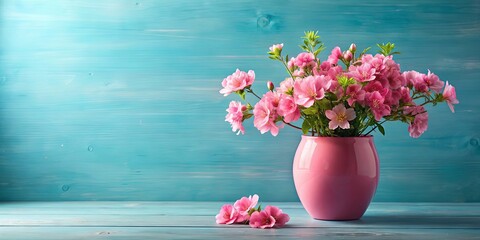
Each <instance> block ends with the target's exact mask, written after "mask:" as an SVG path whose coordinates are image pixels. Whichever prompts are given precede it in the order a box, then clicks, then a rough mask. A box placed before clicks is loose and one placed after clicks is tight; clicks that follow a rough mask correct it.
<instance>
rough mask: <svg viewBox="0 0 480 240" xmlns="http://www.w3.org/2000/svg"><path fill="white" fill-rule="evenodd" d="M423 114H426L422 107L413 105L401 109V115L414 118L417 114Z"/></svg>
mask: <svg viewBox="0 0 480 240" xmlns="http://www.w3.org/2000/svg"><path fill="white" fill-rule="evenodd" d="M424 112H426V110H425V108H424V107H423V106H417V105H413V106H405V107H404V108H403V113H404V114H406V115H411V116H415V115H417V114H421V113H424Z"/></svg>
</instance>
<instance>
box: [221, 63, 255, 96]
mask: <svg viewBox="0 0 480 240" xmlns="http://www.w3.org/2000/svg"><path fill="white" fill-rule="evenodd" d="M254 81H255V72H254V71H253V70H249V71H248V73H246V72H243V71H240V70H239V69H237V71H235V72H234V73H232V75H230V76H228V77H226V78H225V79H223V81H222V86H223V89H221V90H220V93H221V94H223V96H227V95H229V94H230V93H233V92H236V91H240V90H243V89H245V88H246V87H249V86H251V85H252V84H253V82H254Z"/></svg>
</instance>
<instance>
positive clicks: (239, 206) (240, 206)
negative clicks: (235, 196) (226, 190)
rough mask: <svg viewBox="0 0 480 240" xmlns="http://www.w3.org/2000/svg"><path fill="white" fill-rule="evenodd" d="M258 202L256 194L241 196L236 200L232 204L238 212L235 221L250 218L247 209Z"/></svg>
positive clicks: (239, 221)
mask: <svg viewBox="0 0 480 240" xmlns="http://www.w3.org/2000/svg"><path fill="white" fill-rule="evenodd" d="M257 203H258V195H257V194H254V195H253V196H251V195H250V196H248V198H247V197H242V198H241V199H239V200H237V201H236V202H235V203H234V204H233V206H234V207H235V209H236V210H237V212H238V214H239V215H238V218H237V220H236V222H237V223H241V222H244V221H247V220H249V219H250V214H249V211H250V210H251V209H253V208H254V207H255V206H256V205H257Z"/></svg>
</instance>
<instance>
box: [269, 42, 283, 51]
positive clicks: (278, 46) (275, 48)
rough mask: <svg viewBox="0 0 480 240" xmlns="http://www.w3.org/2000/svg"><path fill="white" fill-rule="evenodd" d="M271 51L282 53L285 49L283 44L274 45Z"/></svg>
mask: <svg viewBox="0 0 480 240" xmlns="http://www.w3.org/2000/svg"><path fill="white" fill-rule="evenodd" d="M269 49H270V52H275V51H282V49H283V43H280V44H273V45H272V46H271V47H270V48H269Z"/></svg>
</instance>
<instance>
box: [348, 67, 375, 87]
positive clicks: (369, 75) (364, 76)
mask: <svg viewBox="0 0 480 240" xmlns="http://www.w3.org/2000/svg"><path fill="white" fill-rule="evenodd" d="M348 75H349V76H350V77H352V78H354V79H355V80H357V81H359V82H370V81H372V80H374V79H375V68H373V67H372V65H370V64H368V63H365V64H362V65H360V66H358V67H356V66H351V67H350V68H349V73H348Z"/></svg>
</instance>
